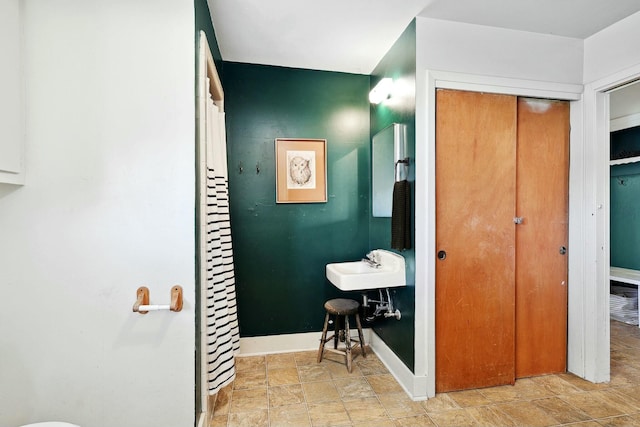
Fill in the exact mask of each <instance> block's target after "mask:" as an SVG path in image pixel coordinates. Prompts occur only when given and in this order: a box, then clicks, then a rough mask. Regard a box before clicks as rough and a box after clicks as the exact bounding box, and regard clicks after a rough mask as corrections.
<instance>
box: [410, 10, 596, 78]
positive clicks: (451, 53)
mask: <svg viewBox="0 0 640 427" xmlns="http://www.w3.org/2000/svg"><path fill="white" fill-rule="evenodd" d="M416 37H417V43H418V44H417V45H418V48H417V58H416V61H417V68H418V70H427V69H428V70H441V71H453V72H459V73H467V74H477V75H487V76H497V77H509V78H517V79H528V80H539V81H543V82H558V83H582V54H583V48H582V46H583V43H582V40H580V39H573V38H568V37H557V36H550V35H544V34H536V33H530V32H525V31H514V30H509V29H505V28H496V27H488V26H483V25H473V24H465V23H460V22H451V21H443V20H438V19H429V18H417V28H416Z"/></svg>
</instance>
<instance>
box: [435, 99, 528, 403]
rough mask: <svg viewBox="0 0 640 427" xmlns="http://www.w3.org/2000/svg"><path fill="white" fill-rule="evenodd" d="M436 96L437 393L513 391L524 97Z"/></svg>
mask: <svg viewBox="0 0 640 427" xmlns="http://www.w3.org/2000/svg"><path fill="white" fill-rule="evenodd" d="M436 98H437V107H436V252H437V253H438V254H439V256H438V259H437V260H436V391H437V392H444V391H450V390H460V389H468V388H477V387H487V386H493V385H499V384H513V383H514V380H515V371H514V365H515V363H514V357H515V349H514V338H515V288H514V276H515V247H514V243H515V235H514V233H515V225H514V223H513V217H514V216H515V206H516V204H515V197H516V196H515V190H516V189H515V183H516V179H515V178H516V169H515V168H516V161H515V160H516V144H515V140H516V115H517V103H516V98H515V97H513V96H506V95H495V94H482V93H475V92H462V91H451V90H438V91H437V94H436ZM445 253H446V255H445ZM441 258H443V259H441Z"/></svg>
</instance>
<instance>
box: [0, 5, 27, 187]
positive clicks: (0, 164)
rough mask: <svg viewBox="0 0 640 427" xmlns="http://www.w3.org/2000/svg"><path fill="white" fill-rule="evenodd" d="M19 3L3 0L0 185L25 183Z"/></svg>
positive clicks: (0, 24) (0, 18)
mask: <svg viewBox="0 0 640 427" xmlns="http://www.w3.org/2000/svg"><path fill="white" fill-rule="evenodd" d="M20 39H21V21H20V2H19V0H0V55H1V56H2V66H1V67H0V94H1V96H0V182H8V183H12V184H22V183H24V173H23V159H22V156H23V138H24V136H23V133H24V127H23V118H22V117H23V111H22V109H23V101H22V67H21V55H20Z"/></svg>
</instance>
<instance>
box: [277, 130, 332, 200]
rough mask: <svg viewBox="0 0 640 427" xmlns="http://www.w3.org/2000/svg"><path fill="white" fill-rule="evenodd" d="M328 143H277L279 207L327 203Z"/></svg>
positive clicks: (292, 139) (297, 140) (284, 139)
mask: <svg viewBox="0 0 640 427" xmlns="http://www.w3.org/2000/svg"><path fill="white" fill-rule="evenodd" d="M326 201H327V140H326V139H297V138H278V139H276V203H326Z"/></svg>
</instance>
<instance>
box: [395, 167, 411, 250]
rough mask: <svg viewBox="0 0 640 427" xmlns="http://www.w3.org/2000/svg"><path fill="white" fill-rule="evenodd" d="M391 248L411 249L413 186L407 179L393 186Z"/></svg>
mask: <svg viewBox="0 0 640 427" xmlns="http://www.w3.org/2000/svg"><path fill="white" fill-rule="evenodd" d="M391 248H392V249H397V250H400V251H401V250H404V249H411V186H410V185H409V181H407V180H406V179H405V180H402V181H396V183H395V184H393V205H392V208H391Z"/></svg>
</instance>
